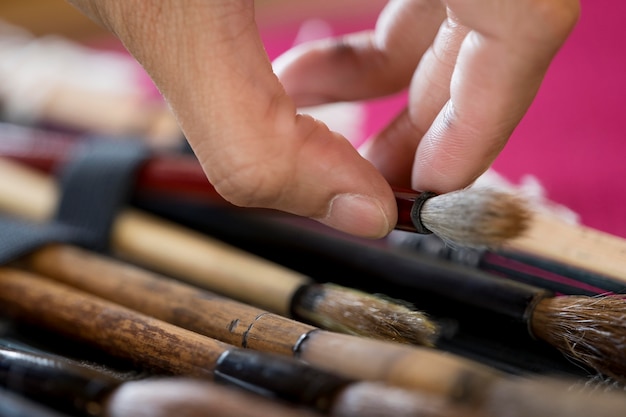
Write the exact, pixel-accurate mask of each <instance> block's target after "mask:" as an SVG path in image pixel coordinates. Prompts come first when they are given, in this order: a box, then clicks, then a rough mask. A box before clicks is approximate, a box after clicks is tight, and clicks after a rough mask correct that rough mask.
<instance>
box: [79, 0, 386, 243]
mask: <svg viewBox="0 0 626 417" xmlns="http://www.w3.org/2000/svg"><path fill="white" fill-rule="evenodd" d="M76 3H85V1H83V2H79V1H78V0H76ZM91 3H92V4H96V3H95V2H91ZM131 3H132V5H130V4H129V3H128V2H124V1H117V2H108V3H104V4H103V5H102V6H101V8H99V9H98V10H97V16H96V17H97V18H99V19H100V20H101V21H103V22H104V23H105V24H106V25H107V26H108V27H109V28H110V29H111V30H112V31H113V32H114V33H115V34H116V35H117V36H118V37H119V38H120V39H121V40H122V42H123V43H124V45H125V46H126V48H127V49H128V50H129V51H130V52H131V53H132V54H133V55H134V56H135V58H136V59H137V60H138V61H139V62H140V63H141V64H142V65H143V66H144V68H145V69H146V71H147V72H148V73H149V74H150V76H151V77H152V79H153V81H154V82H155V84H156V85H157V87H158V88H159V90H160V91H161V93H162V94H163V95H164V97H165V98H166V99H167V101H168V103H169V104H170V105H171V107H172V109H173V111H174V113H175V114H176V116H177V119H178V121H179V123H180V125H181V128H182V129H183V131H184V133H185V136H186V137H187V139H188V140H189V143H190V144H191V146H192V148H193V150H194V152H195V154H196V156H197V157H198V159H199V161H200V163H201V164H202V166H203V168H204V171H205V173H206V174H207V177H208V179H209V181H210V182H211V183H212V184H213V185H214V186H215V188H216V190H217V191H218V192H219V193H220V194H221V195H222V196H223V197H224V198H225V199H227V200H228V201H230V202H232V203H233V204H235V205H239V206H246V207H263V208H272V209H277V210H281V211H285V212H289V213H293V214H296V215H300V216H306V217H310V218H313V219H316V220H318V221H320V222H322V223H324V224H327V225H329V226H331V227H333V228H336V229H339V230H342V231H344V232H347V233H350V234H354V235H358V236H366V237H382V236H384V235H386V234H387V233H388V232H389V231H390V230H391V229H392V228H393V226H394V225H395V222H396V217H397V213H396V210H397V209H396V205H395V200H394V198H393V193H392V191H391V188H390V187H389V185H388V184H387V182H386V181H385V180H384V178H383V177H382V175H381V174H380V173H379V172H378V171H377V170H376V169H375V168H374V167H373V165H371V164H370V163H369V162H368V161H366V160H365V159H363V158H362V157H361V156H360V155H359V153H358V152H357V151H356V149H354V147H353V146H352V145H351V144H350V142H348V141H347V140H346V139H345V138H343V137H341V136H340V135H339V134H337V133H334V132H332V131H330V130H329V129H328V127H327V126H326V125H324V124H323V123H322V122H320V121H318V120H315V119H313V118H311V117H308V116H302V115H298V114H297V112H296V108H295V106H294V103H293V101H292V100H291V98H289V97H288V96H287V95H286V93H285V91H284V89H283V87H282V85H281V84H280V82H279V81H278V78H277V77H276V75H275V74H274V72H273V70H272V66H271V63H270V61H269V58H268V57H267V55H266V53H265V49H264V47H263V43H262V41H261V39H260V36H259V32H258V28H257V26H256V23H255V20H254V4H253V3H254V2H250V1H247V0H238V1H237V0H214V1H211V2H206V1H205V0H189V1H185V2H184V3H180V2H175V1H163V2H158V7H157V6H155V5H154V4H155V2H150V1H138V2H131ZM97 4H100V3H97Z"/></svg>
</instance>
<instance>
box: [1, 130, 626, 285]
mask: <svg viewBox="0 0 626 417" xmlns="http://www.w3.org/2000/svg"><path fill="white" fill-rule="evenodd" d="M0 132H1V133H0V135H2V140H0V155H5V156H7V157H10V158H14V159H17V160H19V161H22V162H24V163H27V164H29V165H31V166H33V167H37V168H39V169H42V170H45V171H48V172H50V171H52V170H54V169H56V168H58V167H59V166H60V165H62V163H63V161H66V160H68V159H71V157H72V155H74V154H75V153H76V152H79V151H80V149H81V146H82V145H86V144H85V142H88V141H87V140H81V138H79V137H76V136H70V135H68V134H61V133H57V132H49V131H46V130H43V129H32V128H23V127H16V126H13V125H9V124H4V125H3V124H0ZM83 147H84V146H83ZM137 180H138V181H137V189H136V192H135V193H136V195H140V196H146V195H148V196H157V197H159V196H160V197H167V198H175V199H177V200H179V201H191V202H193V203H194V204H200V205H216V204H224V203H225V201H224V200H222V199H221V197H220V196H219V195H218V194H217V192H216V191H215V190H214V189H213V187H212V186H211V185H210V184H209V183H208V181H207V180H206V177H205V176H204V174H203V172H202V169H201V168H200V166H199V164H198V163H197V161H196V160H195V158H193V157H191V156H189V155H182V156H178V155H159V154H155V155H154V156H153V157H152V158H150V159H149V160H148V161H147V162H146V164H145V165H143V166H142V167H141V168H140V170H139V173H138V179H137ZM403 195H404V196H405V197H406V198H402V197H401V196H403ZM396 196H397V202H398V206H399V208H400V209H401V210H400V218H399V223H398V226H397V229H398V230H400V231H411V229H412V228H413V226H412V223H413V221H412V220H411V213H410V209H411V206H412V201H414V199H415V198H416V194H415V193H414V192H411V191H404V192H400V191H399V190H396ZM533 216H534V217H533V219H534V220H532V221H528V222H527V225H528V226H532V228H531V229H532V232H530V233H525V237H524V238H519V239H517V238H510V239H509V238H507V245H486V246H491V247H492V248H491V249H493V250H488V251H485V252H484V258H483V260H482V265H484V266H485V267H489V270H493V271H497V272H504V273H506V274H507V275H508V276H509V277H511V278H519V279H522V280H524V281H525V282H529V283H532V284H539V283H541V282H543V283H544V284H548V283H550V285H552V286H551V287H550V288H552V289H555V290H557V291H559V290H561V289H563V288H564V289H565V290H562V291H561V292H565V293H577V291H578V292H581V294H585V295H591V294H593V293H602V292H622V290H623V288H624V287H623V285H622V283H624V282H626V278H625V277H624V274H623V270H624V265H626V257H625V256H624V254H625V253H626V243H624V241H623V240H622V239H619V238H617V237H614V236H610V235H607V234H604V233H601V232H598V231H596V230H594V229H590V228H586V227H584V226H580V225H578V226H573V225H567V224H565V223H563V222H560V221H559V220H558V219H550V218H549V217H546V216H544V215H542V214H539V213H534V214H533ZM534 223H538V224H539V226H537V225H534ZM555 227H557V228H558V229H559V230H558V232H556V233H552V232H549V233H546V230H554V228H555ZM472 233H474V232H472ZM398 235H401V236H404V237H402V238H401V239H402V241H404V242H405V243H406V241H410V240H411V239H413V240H415V241H416V242H417V241H420V236H419V235H417V234H414V233H406V234H405V233H395V234H394V233H392V234H391V237H392V238H393V237H394V236H395V237H397V236H398ZM531 236H532V237H531ZM558 236H562V237H560V238H559V237H558ZM555 239H558V240H557V241H556V242H555ZM547 242H550V243H547ZM494 243H495V242H494ZM446 246H447V247H452V246H453V247H454V249H456V251H452V253H458V252H463V253H467V252H469V251H470V250H471V249H470V250H464V249H469V247H467V248H466V247H463V245H458V244H457V245H449V244H448V242H446ZM472 249H473V248H472ZM460 258H463V259H467V258H466V257H465V256H464V255H460V256H459V257H458V258H457V259H460ZM472 258H473V259H475V257H474V256H472ZM555 274H556V275H555ZM571 280H574V281H576V282H573V281H571ZM576 289H578V290H576ZM602 290H606V291H602Z"/></svg>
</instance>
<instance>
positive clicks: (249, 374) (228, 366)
mask: <svg viewBox="0 0 626 417" xmlns="http://www.w3.org/2000/svg"><path fill="white" fill-rule="evenodd" d="M0 301H1V302H2V304H1V305H2V308H3V309H4V310H6V311H7V312H9V314H11V315H13V317H15V318H16V319H18V320H23V321H27V322H30V323H35V324H36V325H39V326H41V327H44V328H47V329H52V330H55V331H57V332H59V333H61V334H64V335H66V336H69V337H71V338H75V339H78V340H80V341H83V342H87V343H89V344H92V345H94V346H96V347H98V348H99V349H101V350H102V351H103V352H106V353H108V354H111V355H113V356H117V357H124V358H127V359H130V360H132V361H133V362H135V363H136V364H137V366H140V367H142V368H144V369H148V370H150V371H152V372H153V373H155V374H156V375H166V376H181V377H195V378H201V379H209V380H214V381H217V382H220V383H225V384H228V385H233V386H236V387H239V388H242V389H244V390H246V391H250V392H253V393H257V394H261V395H264V396H266V397H269V398H273V399H279V400H281V401H285V402H288V403H291V404H294V405H299V406H302V407H308V408H311V409H313V410H316V411H318V412H324V413H328V414H331V415H337V416H343V417H349V416H355V414H354V410H355V408H354V406H352V405H351V404H358V402H359V401H362V400H363V399H362V397H363V396H364V395H369V397H370V398H369V400H368V403H369V404H371V411H372V414H369V413H368V411H367V410H359V414H358V415H359V416H370V415H372V416H379V415H380V414H379V413H381V412H382V411H383V410H385V412H386V413H387V415H407V416H408V415H419V414H418V413H419V412H420V410H421V409H422V408H424V407H425V405H427V404H428V398H430V396H431V394H428V393H426V392H424V393H423V395H422V396H420V397H419V398H420V400H419V401H417V400H416V398H415V395H416V394H417V393H416V392H414V390H410V391H409V390H407V389H405V388H402V387H399V386H392V385H389V384H386V383H384V382H380V381H371V382H368V381H361V380H354V379H351V378H347V377H344V376H342V375H340V374H338V373H335V372H329V371H327V370H323V369H320V368H316V367H313V366H311V365H309V364H307V363H305V362H303V361H300V360H296V359H293V358H288V357H285V356H283V355H277V354H271V353H267V352H259V351H254V350H250V349H241V348H237V347H235V346H232V345H229V344H226V343H223V342H220V341H217V340H215V339H212V338H209V337H206V336H202V335H199V334H197V333H195V332H192V331H189V330H186V329H183V328H180V327H178V326H174V325H171V324H169V323H166V322H163V321H161V320H158V319H156V318H154V317H151V316H147V315H144V314H141V313H139V312H136V311H133V310H130V309H128V308H126V307H123V306H121V305H118V304H115V303H112V302H110V301H107V300H104V299H101V298H99V297H95V296H93V295H90V294H87V293H84V292H82V291H78V290H76V289H74V288H71V287H67V286H65V285H62V284H59V283H56V282H53V281H50V280H48V279H46V278H43V277H41V276H38V275H36V274H33V273H29V272H26V271H21V270H17V269H13V268H7V267H3V268H0ZM9 379H10V378H9ZM94 385H95V386H94V387H93V388H94V390H95V391H96V393H99V392H100V391H101V390H99V389H98V388H99V386H98V385H97V384H94ZM44 388H45V387H44ZM373 394H375V395H373ZM55 396H56V395H55ZM387 396H392V397H394V398H395V400H396V401H394V402H388V401H385V400H384V398H385V397H387ZM434 398H435V400H436V404H440V403H439V401H440V400H437V398H438V397H437V396H435V397H434ZM425 401H426V402H425ZM442 405H443V404H442ZM450 407H452V406H450ZM426 409H427V407H426ZM339 410H341V412H339ZM440 411H442V413H443V414H442V415H449V416H452V415H456V414H454V413H457V412H458V411H459V410H457V407H454V409H452V410H448V411H445V412H443V411H444V410H440ZM403 413H405V414H403ZM451 413H452V414H451ZM426 415H428V414H426Z"/></svg>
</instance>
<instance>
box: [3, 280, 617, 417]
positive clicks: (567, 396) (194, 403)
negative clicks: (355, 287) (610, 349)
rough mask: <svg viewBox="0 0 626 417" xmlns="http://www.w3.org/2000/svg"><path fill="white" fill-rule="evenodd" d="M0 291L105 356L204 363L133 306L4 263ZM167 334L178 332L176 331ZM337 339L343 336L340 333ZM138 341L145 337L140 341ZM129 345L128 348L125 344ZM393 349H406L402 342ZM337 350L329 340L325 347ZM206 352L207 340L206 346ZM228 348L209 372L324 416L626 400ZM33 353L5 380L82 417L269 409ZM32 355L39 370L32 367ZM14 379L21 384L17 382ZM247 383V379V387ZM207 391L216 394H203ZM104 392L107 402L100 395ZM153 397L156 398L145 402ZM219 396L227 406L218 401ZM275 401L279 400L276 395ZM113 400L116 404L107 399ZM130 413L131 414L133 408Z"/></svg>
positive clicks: (564, 409) (579, 411)
mask: <svg viewBox="0 0 626 417" xmlns="http://www.w3.org/2000/svg"><path fill="white" fill-rule="evenodd" d="M0 289H2V291H1V292H0V297H1V298H0V299H1V301H2V303H3V304H2V305H3V306H4V307H5V308H6V309H7V310H8V311H10V312H12V313H13V314H14V315H16V317H20V318H22V319H27V320H29V321H36V322H37V323H39V324H41V325H45V326H47V327H53V328H55V329H56V330H58V331H60V332H62V333H63V334H67V335H70V336H72V337H80V338H82V339H89V341H90V342H92V343H94V344H95V345H97V346H98V347H100V348H104V349H106V350H108V351H110V352H111V353H114V354H118V355H125V356H126V355H128V356H131V357H133V358H134V359H135V360H137V359H139V358H141V361H142V362H146V361H147V362H150V363H153V364H154V363H155V360H154V358H152V357H150V356H151V355H152V354H155V353H156V354H157V355H158V356H161V353H160V352H159V348H158V347H155V346H152V347H150V348H149V349H148V350H149V352H148V351H146V349H144V348H143V347H140V349H139V351H136V350H135V347H137V342H131V339H132V338H133V337H134V338H136V339H138V340H144V339H145V340H144V341H145V342H146V343H151V344H153V345H159V344H162V343H163V342H162V341H163V339H171V340H172V341H175V342H176V343H174V344H173V343H167V342H166V344H167V345H168V348H172V347H174V346H175V347H176V348H177V350H172V351H171V352H170V360H172V361H173V362H174V366H173V368H175V369H174V371H175V373H176V374H178V375H179V377H181V378H182V377H185V376H186V377H189V376H190V375H188V373H187V372H182V373H181V372H180V371H181V369H180V366H179V365H180V364H181V362H184V361H189V362H193V363H194V364H195V365H194V366H192V368H196V367H199V368H203V365H202V363H201V362H202V361H197V360H196V359H195V357H196V356H205V355H206V354H207V352H206V350H207V349H203V346H199V345H198V344H196V343H194V344H193V348H194V349H193V350H192V351H189V352H185V351H186V349H187V347H189V346H190V345H188V344H187V343H186V342H185V339H187V337H188V336H183V335H182V333H185V332H183V331H182V329H181V330H173V328H168V326H165V325H163V324H158V320H156V319H153V318H150V317H147V316H143V315H141V314H139V313H134V312H131V311H129V310H127V309H125V308H123V307H121V306H117V305H115V304H113V303H110V302H106V301H104V300H101V299H99V298H97V297H93V296H87V295H86V294H83V293H80V292H78V291H76V290H71V289H69V288H67V287H64V286H62V285H60V284H54V283H51V282H49V281H47V280H45V279H41V278H38V277H36V276H35V275H32V274H28V273H25V272H22V271H17V270H12V269H9V268H2V269H0ZM109 320H111V321H112V322H113V324H114V325H116V327H117V328H116V329H115V334H112V332H111V329H110V328H108V327H107V324H106V323H108V321H109ZM109 324H110V323H109ZM156 327H158V329H157V328H156ZM144 330H148V332H147V333H146V332H144ZM96 332H101V334H99V335H96ZM173 333H177V335H176V336H174V335H173ZM191 334H193V333H192V332H189V333H188V335H191ZM340 336H341V337H347V336H346V335H340ZM194 338H196V339H198V340H199V338H201V336H199V335H196V336H194ZM94 339H97V340H94ZM141 343H143V342H140V343H139V344H141ZM377 343H384V342H377ZM129 344H130V345H132V346H128V345H129ZM181 345H182V346H181ZM396 346H398V347H400V348H402V347H404V348H406V346H403V345H396ZM206 347H207V346H204V348H206ZM333 347H334V346H328V348H330V349H331V350H332V348H333ZM211 349H212V348H211V347H208V350H211ZM231 349H234V350H230V351H228V352H236V353H234V356H235V357H236V358H235V359H234V360H230V359H228V356H226V359H224V356H225V355H224V353H222V354H220V356H219V359H218V360H217V361H216V362H215V368H214V369H212V370H211V371H210V372H211V373H212V374H213V375H214V377H215V379H216V380H217V381H219V382H222V383H231V384H232V383H233V382H234V385H235V386H236V387H239V388H244V389H247V390H251V391H252V392H254V393H257V394H262V395H267V394H268V391H270V390H269V387H268V385H269V386H271V387H272V388H273V389H272V390H271V391H270V392H271V393H272V394H274V395H275V394H276V391H275V389H276V388H279V389H280V392H281V394H283V395H284V394H288V395H287V396H288V397H291V396H296V397H297V399H298V401H297V402H296V403H295V404H293V405H294V406H295V405H303V404H306V405H309V406H314V407H315V408H314V410H312V411H323V413H324V415H330V416H337V417H339V416H342V417H350V416H372V417H383V416H390V415H393V416H397V417H404V416H406V417H409V416H418V417H419V416H421V417H444V416H447V417H457V416H458V417H460V416H468V417H469V416H476V417H500V416H501V415H502V414H503V412H504V410H506V413H507V415H509V416H519V417H522V416H528V415H550V416H551V417H565V416H567V417H583V416H585V417H586V416H588V415H589V414H588V413H589V411H590V410H593V411H594V413H593V415H595V416H603V417H604V416H606V417H617V416H621V415H622V413H623V410H624V407H626V397H624V396H623V395H622V394H621V393H615V392H614V393H603V394H602V395H597V394H595V395H586V396H584V397H583V396H581V395H580V394H579V393H573V392H571V387H572V384H574V381H573V380H569V379H560V378H543V379H536V378H521V377H511V378H502V379H500V378H498V379H496V380H494V381H492V384H489V385H488V386H487V387H486V386H485V385H484V382H485V381H481V382H482V383H483V384H482V386H483V389H484V391H483V394H485V396H484V397H482V398H480V399H477V398H473V400H474V401H475V402H468V399H467V397H465V396H467V395H471V391H461V392H456V393H445V394H448V395H443V396H441V395H433V394H432V393H428V392H420V391H416V390H405V389H399V388H397V387H390V386H388V385H386V384H383V383H377V382H375V381H351V380H347V379H343V378H341V377H338V379H337V377H334V376H333V375H331V374H325V373H323V372H322V371H316V370H315V369H314V368H306V365H305V364H304V363H302V364H299V366H296V368H299V369H298V372H293V369H291V365H290V364H291V363H295V362H289V363H288V362H282V363H281V364H280V365H279V366H278V369H273V366H274V364H275V361H274V359H273V357H272V356H267V355H265V356H258V355H248V354H247V353H249V352H250V351H247V350H241V349H235V348H231ZM113 351H114V352H113ZM0 352H1V350H0ZM4 352H7V350H4ZM214 353H217V352H214ZM376 353H379V352H376V351H374V352H372V354H376ZM331 354H332V353H331ZM34 355H36V354H33V353H32V352H21V353H20V354H19V355H17V356H16V355H15V354H13V355H8V356H10V357H9V361H8V362H9V363H10V364H9V366H6V367H5V369H7V372H6V375H7V377H8V380H9V381H10V382H11V384H9V386H10V387H12V388H13V389H18V390H20V391H21V392H24V391H25V390H31V391H30V393H31V394H33V395H34V396H36V397H38V398H53V401H60V400H62V399H64V398H65V399H67V398H68V397H72V403H71V406H73V407H76V406H79V407H83V408H86V409H87V411H88V415H94V414H96V415H97V414H98V411H100V410H102V411H105V412H104V413H103V415H106V416H109V417H113V416H130V415H132V416H142V415H150V416H155V415H170V414H168V413H172V411H173V410H176V411H177V413H180V412H181V410H189V408H185V407H183V408H175V407H181V405H184V404H186V407H191V408H190V409H191V411H194V412H197V413H198V414H197V415H207V414H200V413H199V412H200V411H201V410H204V412H205V413H208V412H209V411H210V412H213V413H214V414H208V415H223V414H222V413H223V412H230V413H235V414H234V415H246V416H247V415H250V416H256V415H258V414H256V412H255V411H257V410H258V411H263V412H265V413H267V412H270V411H273V410H272V409H271V408H268V407H271V406H269V405H268V406H265V405H263V404H264V403H263V399H262V398H260V397H254V398H257V402H255V403H250V401H254V400H253V399H250V400H248V399H247V398H246V396H245V393H242V392H235V391H220V388H219V386H215V385H213V384H211V385H210V382H209V381H206V380H204V381H201V380H200V379H197V380H194V381H192V380H189V379H185V380H177V379H171V378H172V377H173V376H171V375H156V376H155V377H154V378H147V379H142V380H134V381H132V380H131V381H125V382H123V383H121V384H120V383H118V380H116V379H114V380H113V382H112V383H109V382H110V381H111V378H110V376H109V375H108V374H107V375H104V376H98V377H97V378H94V376H93V371H94V370H93V368H84V369H80V371H79V372H78V374H77V373H71V374H68V373H67V372H68V371H70V370H71V368H70V367H71V363H69V362H68V361H62V363H58V361H57V362H55V361H50V360H45V361H43V362H41V361H39V360H38V359H36V360H35V361H32V360H31V359H32V358H33V356H34ZM0 357H1V356H0ZM166 360H167V359H166ZM16 361H17V362H20V361H21V362H22V364H23V362H24V361H25V362H26V366H19V365H15V362H16ZM33 362H34V365H35V369H33V367H32V365H33ZM0 363H2V362H0ZM386 364H387V368H386V370H392V369H394V368H396V367H397V366H403V365H406V366H408V365H409V364H410V362H408V361H402V363H401V364H399V363H390V362H389V361H387V362H386ZM42 367H43V368H44V369H43V370H42V369H41V368H42ZM159 368H163V369H166V370H172V366H171V365H165V366H163V363H161V365H160V366H159ZM191 370H192V372H193V373H197V374H199V376H200V377H205V376H206V374H205V372H206V371H208V370H207V369H206V368H205V369H204V370H201V369H191ZM62 372H65V374H64V376H62V375H60V373H62ZM51 373H52V375H51ZM0 374H1V373H0ZM85 374H89V376H88V378H87V380H88V381H89V383H87V384H85V379H83V376H84V375H85ZM450 376H451V375H450V374H449V373H448V372H446V370H442V372H441V373H440V376H439V377H437V379H439V380H442V379H446V378H449V377H450ZM50 377H51V379H52V380H53V381H54V384H46V383H45V381H46V378H50ZM473 378H474V375H472V374H471V373H462V376H461V379H464V380H465V386H466V387H469V386H470V385H471V384H472V383H473V384H480V383H481V382H479V381H478V380H476V379H473ZM29 379H31V380H32V381H33V383H32V384H30V383H24V381H26V382H28V380H29ZM47 380H48V381H49V380H50V379H47ZM77 380H78V381H77ZM16 381H19V382H22V383H21V384H19V383H18V384H16ZM68 381H69V382H68ZM61 382H62V383H61ZM77 386H82V387H84V388H83V390H82V391H79V392H76V390H75V389H74V388H77ZM251 386H253V388H252V389H251ZM194 387H195V388H194ZM459 388H460V387H459ZM485 388H487V389H485ZM209 390H210V391H213V392H207V391H209ZM320 393H321V394H322V395H321V398H320V395H319V394H320ZM450 394H453V395H450ZM235 395H237V396H236V397H235ZM102 397H105V399H104V400H103V399H102ZM157 397H158V398H157ZM223 397H225V398H224V399H223ZM106 398H108V400H106ZM176 398H177V399H176ZM200 398H204V400H203V401H202V402H201V403H199V402H198V401H200V400H199V399H200ZM149 399H153V400H154V401H148V400H149ZM222 399H223V401H225V402H226V404H228V406H226V405H225V404H224V403H223V402H222ZM279 399H281V400H282V399H284V398H283V396H280V397H279ZM476 400H479V401H476ZM170 401H174V403H172V402H170ZM231 401H233V402H235V403H237V402H239V403H240V404H241V407H242V408H241V409H242V410H245V412H242V413H241V414H237V413H236V412H237V410H238V409H233V408H231V407H235V405H233V404H232V403H231ZM118 402H119V403H118ZM145 402H149V403H151V406H149V407H146V405H145ZM512 403H513V404H514V406H512ZM114 404H115V405H116V406H113V405H114ZM257 404H258V409H257ZM288 404H291V402H289V403H288ZM64 405H65V406H69V405H70V404H64ZM85 405H86V406H85ZM244 405H247V407H244ZM205 407H207V408H205ZM274 407H276V413H271V414H261V415H276V416H283V415H311V414H307V413H305V411H303V410H298V413H299V414H294V410H292V409H287V410H286V409H283V408H278V404H276V405H274ZM146 408H147V409H148V410H150V413H147V412H145V411H144V414H142V413H141V412H139V411H138V410H145V409H146ZM281 410H282V411H281ZM131 412H134V413H137V414H131ZM118 413H120V414H118ZM218 413H219V414H218ZM546 413H548V414H546ZM191 415H196V414H191ZM230 415H233V414H230Z"/></svg>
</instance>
